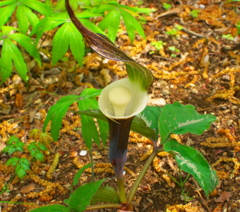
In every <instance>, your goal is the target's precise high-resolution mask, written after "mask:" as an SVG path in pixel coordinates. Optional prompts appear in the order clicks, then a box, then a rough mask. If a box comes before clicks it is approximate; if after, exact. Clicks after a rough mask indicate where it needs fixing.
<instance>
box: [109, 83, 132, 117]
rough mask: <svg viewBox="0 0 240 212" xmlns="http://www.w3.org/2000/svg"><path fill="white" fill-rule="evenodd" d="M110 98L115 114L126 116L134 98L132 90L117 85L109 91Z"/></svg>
mask: <svg viewBox="0 0 240 212" xmlns="http://www.w3.org/2000/svg"><path fill="white" fill-rule="evenodd" d="M108 98H109V100H110V102H111V103H112V105H113V109H114V113H115V116H117V117H119V116H124V114H125V111H126V107H127V105H128V103H129V102H130V101H131V99H132V94H131V92H130V91H129V90H128V89H127V88H125V87H123V86H119V87H115V88H113V89H112V90H111V91H110V92H109V93H108Z"/></svg>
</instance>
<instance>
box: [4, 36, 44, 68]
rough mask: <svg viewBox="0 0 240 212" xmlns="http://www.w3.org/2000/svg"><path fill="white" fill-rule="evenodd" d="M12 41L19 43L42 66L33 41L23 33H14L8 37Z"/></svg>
mask: <svg viewBox="0 0 240 212" xmlns="http://www.w3.org/2000/svg"><path fill="white" fill-rule="evenodd" d="M8 37H9V38H10V39H12V40H15V41H17V42H18V43H19V44H20V45H21V46H23V47H24V48H25V50H26V51H27V52H28V53H29V54H30V55H31V56H32V57H34V59H35V60H36V61H37V62H38V64H41V59H40V54H39V52H38V50H37V48H36V46H35V45H34V44H32V39H31V38H30V37H28V36H26V35H24V34H21V33H14V34H11V35H9V36H8Z"/></svg>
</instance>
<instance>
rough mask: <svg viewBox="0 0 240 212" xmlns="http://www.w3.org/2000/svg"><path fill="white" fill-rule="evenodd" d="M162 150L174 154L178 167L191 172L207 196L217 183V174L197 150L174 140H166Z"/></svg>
mask: <svg viewBox="0 0 240 212" xmlns="http://www.w3.org/2000/svg"><path fill="white" fill-rule="evenodd" d="M164 150H165V151H167V152H170V153H171V154H173V155H174V158H175V160H176V161H177V163H178V166H179V167H180V169H181V170H183V171H185V172H187V173H189V174H191V175H192V176H193V177H194V178H195V180H196V181H197V182H198V183H199V185H200V186H201V188H202V189H203V190H204V192H205V194H206V195H207V196H209V194H211V192H212V191H213V190H214V189H215V187H216V186H217V183H218V178H217V174H216V172H215V171H214V170H213V169H212V168H211V166H210V165H209V163H208V162H207V160H206V159H205V158H204V156H203V155H202V154H201V153H200V152H199V151H197V150H195V149H193V148H192V147H189V146H186V145H182V144H180V143H178V142H177V141H175V140H170V141H168V142H167V143H166V144H165V145H164Z"/></svg>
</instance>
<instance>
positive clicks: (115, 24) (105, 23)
mask: <svg viewBox="0 0 240 212" xmlns="http://www.w3.org/2000/svg"><path fill="white" fill-rule="evenodd" d="M119 24H120V12H119V10H118V9H113V10H111V11H110V12H109V13H107V15H106V16H105V17H104V19H103V20H102V21H101V22H100V23H99V27H100V28H101V29H102V30H106V29H107V30H108V38H109V39H110V40H111V41H113V42H114V41H115V40H116V37H117V32H118V29H119Z"/></svg>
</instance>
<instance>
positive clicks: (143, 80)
mask: <svg viewBox="0 0 240 212" xmlns="http://www.w3.org/2000/svg"><path fill="white" fill-rule="evenodd" d="M66 7H67V11H68V14H69V17H70V18H71V20H72V22H73V24H74V25H75V26H76V27H77V29H78V30H79V31H80V32H81V33H82V35H83V37H84V38H85V40H86V41H87V42H88V44H89V45H90V47H91V48H92V49H93V50H95V51H96V52H97V53H98V54H100V55H102V56H103V57H105V58H108V59H110V60H115V61H123V62H125V64H126V63H127V64H128V66H131V69H130V68H127V70H128V72H131V73H130V74H131V75H130V74H129V78H130V80H131V81H133V82H136V83H138V84H139V86H140V87H141V88H142V89H143V90H147V89H148V87H149V86H150V85H151V84H152V81H153V75H152V73H151V72H150V71H149V70H148V69H147V68H145V67H143V66H142V65H140V64H138V63H136V62H135V61H134V60H133V59H131V58H130V57H128V56H127V55H126V54H125V53H124V52H122V51H121V50H119V49H118V48H117V47H116V46H115V45H114V43H113V42H111V40H110V39H108V38H107V37H106V36H104V35H102V34H96V33H94V32H92V31H90V30H89V29H87V28H86V27H85V26H84V25H83V24H82V23H81V22H80V21H79V20H78V19H77V17H76V16H75V14H74V11H73V10H72V8H71V6H70V4H69V0H66ZM132 23H135V22H133V21H132ZM137 29H139V27H138V26H137Z"/></svg>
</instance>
